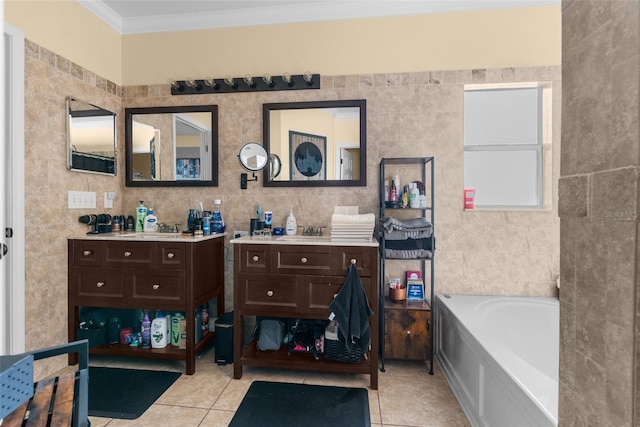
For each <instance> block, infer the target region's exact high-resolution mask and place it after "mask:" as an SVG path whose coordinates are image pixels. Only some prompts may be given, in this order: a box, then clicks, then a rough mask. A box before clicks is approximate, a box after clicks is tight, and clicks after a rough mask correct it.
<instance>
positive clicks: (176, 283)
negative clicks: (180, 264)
mask: <svg viewBox="0 0 640 427" xmlns="http://www.w3.org/2000/svg"><path fill="white" fill-rule="evenodd" d="M184 286H185V275H184V272H182V271H164V272H162V274H159V273H155V272H148V273H147V272H135V273H133V274H132V276H131V290H132V293H133V294H132V297H133V298H134V299H136V300H145V301H144V303H143V304H146V305H144V306H145V307H148V306H150V305H153V304H162V303H163V302H164V303H166V302H174V303H177V302H179V303H182V302H184V296H185V290H184Z"/></svg>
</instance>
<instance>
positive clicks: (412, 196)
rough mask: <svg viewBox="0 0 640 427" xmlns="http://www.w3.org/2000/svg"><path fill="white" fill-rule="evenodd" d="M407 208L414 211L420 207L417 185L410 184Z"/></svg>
mask: <svg viewBox="0 0 640 427" xmlns="http://www.w3.org/2000/svg"><path fill="white" fill-rule="evenodd" d="M409 207H410V208H414V209H415V208H419V207H420V191H419V190H418V184H415V183H411V190H410V193H409Z"/></svg>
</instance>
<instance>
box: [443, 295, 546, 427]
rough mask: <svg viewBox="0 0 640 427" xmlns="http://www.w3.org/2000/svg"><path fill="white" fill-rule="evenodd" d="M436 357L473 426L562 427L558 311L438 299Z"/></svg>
mask: <svg viewBox="0 0 640 427" xmlns="http://www.w3.org/2000/svg"><path fill="white" fill-rule="evenodd" d="M435 315H436V318H437V322H436V325H437V335H436V358H437V360H438V363H439V365H440V367H441V368H442V371H443V372H444V375H445V377H446V378H447V381H448V382H449V384H450V385H451V388H452V389H453V392H454V394H455V395H456V397H457V398H458V401H459V402H460V405H461V406H462V408H463V410H464V412H465V414H466V415H467V418H469V421H470V422H471V424H472V425H473V426H492V427H499V426H505V427H515V426H523V427H524V426H535V427H541V426H557V425H558V358H559V305H558V301H557V300H556V299H554V298H546V297H493V296H474V295H447V294H439V295H437V296H436V307H435Z"/></svg>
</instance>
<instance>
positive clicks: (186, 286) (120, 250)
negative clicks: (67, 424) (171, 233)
mask: <svg viewBox="0 0 640 427" xmlns="http://www.w3.org/2000/svg"><path fill="white" fill-rule="evenodd" d="M68 251H69V253H68V265H69V290H68V304H69V324H68V334H69V341H70V342H71V341H74V340H75V339H76V334H77V327H78V325H79V322H80V318H79V315H80V307H100V308H125V309H126V308H130V309H148V310H166V311H172V312H175V311H180V312H184V313H185V314H186V326H187V339H186V343H187V345H186V349H179V348H178V347H174V346H171V345H168V346H167V347H165V348H151V349H140V348H135V347H130V346H128V345H121V344H112V345H109V344H106V345H100V346H95V347H90V349H89V352H90V353H91V354H103V355H112V356H128V357H143V358H150V359H154V358H157V359H177V360H185V361H186V373H187V374H189V375H191V374H193V373H194V372H195V357H196V354H197V353H199V352H200V351H202V350H203V349H204V348H205V347H206V346H207V345H208V344H210V343H212V341H213V338H214V334H213V333H207V334H204V335H203V337H202V339H201V340H200V341H199V342H198V343H196V342H195V310H196V309H198V308H199V307H200V306H202V305H203V304H205V303H207V302H208V301H210V300H211V299H214V298H215V299H216V301H217V307H216V308H215V313H217V317H219V316H221V315H222V314H223V312H224V237H222V236H219V237H215V238H208V239H200V240H197V241H188V240H187V239H175V241H154V240H152V239H149V240H145V241H132V240H126V239H122V240H116V239H113V238H112V239H100V238H87V239H69V242H68ZM209 310H210V312H211V316H215V313H214V308H213V307H210V308H209ZM72 363H75V362H74V361H73V360H72Z"/></svg>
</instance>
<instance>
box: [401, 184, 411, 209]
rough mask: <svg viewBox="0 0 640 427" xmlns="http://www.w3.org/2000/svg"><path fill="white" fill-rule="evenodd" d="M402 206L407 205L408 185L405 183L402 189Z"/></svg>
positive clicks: (405, 206)
mask: <svg viewBox="0 0 640 427" xmlns="http://www.w3.org/2000/svg"><path fill="white" fill-rule="evenodd" d="M402 207H403V208H408V207H409V186H408V185H405V186H404V189H403V191H402Z"/></svg>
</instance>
